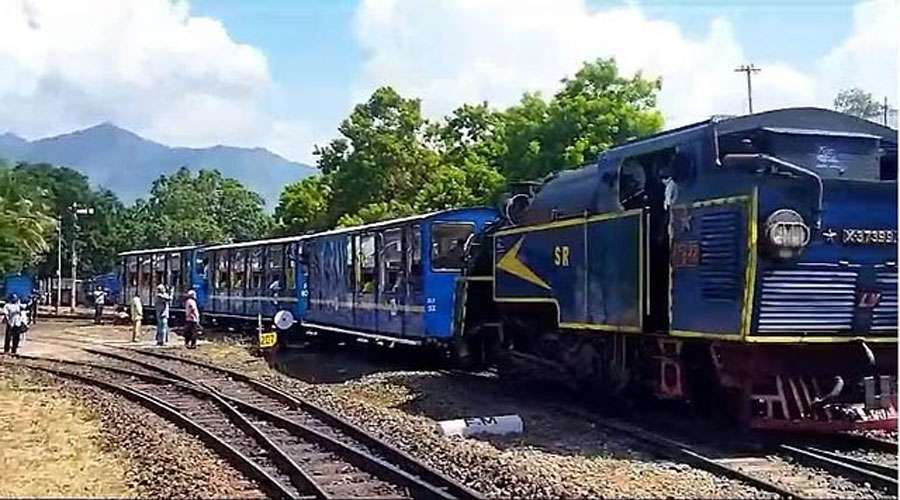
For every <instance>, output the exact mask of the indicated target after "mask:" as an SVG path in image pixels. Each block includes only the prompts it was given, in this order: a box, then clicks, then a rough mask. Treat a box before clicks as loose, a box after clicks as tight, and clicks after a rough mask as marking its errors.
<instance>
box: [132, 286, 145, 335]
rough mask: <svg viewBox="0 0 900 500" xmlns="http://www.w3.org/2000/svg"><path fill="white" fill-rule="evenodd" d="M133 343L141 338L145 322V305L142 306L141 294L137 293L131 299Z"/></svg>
mask: <svg viewBox="0 0 900 500" xmlns="http://www.w3.org/2000/svg"><path fill="white" fill-rule="evenodd" d="M130 316H131V328H132V330H131V341H132V342H137V341H138V337H140V336H141V322H142V321H144V304H141V292H140V291H139V290H138V291H135V292H134V298H132V299H131V315H130Z"/></svg>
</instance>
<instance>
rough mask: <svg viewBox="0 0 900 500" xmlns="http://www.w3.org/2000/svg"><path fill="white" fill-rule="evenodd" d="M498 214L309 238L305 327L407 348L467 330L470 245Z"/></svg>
mask: <svg viewBox="0 0 900 500" xmlns="http://www.w3.org/2000/svg"><path fill="white" fill-rule="evenodd" d="M497 217H498V214H497V212H496V211H495V210H493V209H489V208H471V209H459V210H447V211H442V212H436V213H431V214H426V215H418V216H414V217H408V218H404V219H396V220H389V221H384V222H379V223H376V224H369V225H365V226H359V227H350V228H346V229H337V230H334V231H326V232H324V233H318V234H313V235H308V236H306V237H305V238H304V245H303V259H302V260H303V263H304V266H305V267H306V268H307V270H308V273H309V283H310V287H309V309H308V310H307V311H306V314H305V315H304V318H303V327H304V328H307V329H313V330H318V331H322V332H326V333H328V332H330V333H332V334H335V333H337V334H350V335H355V336H360V337H368V338H370V339H376V340H381V341H385V342H388V343H399V344H408V345H423V344H449V343H451V341H452V340H453V339H454V338H455V337H457V336H458V335H459V334H461V333H462V332H461V331H460V328H459V321H458V320H459V314H460V313H461V310H462V309H463V308H462V307H461V306H462V304H461V303H460V302H458V301H457V300H456V290H457V281H458V279H459V278H460V277H461V276H462V275H463V270H464V268H465V266H466V262H465V259H464V257H465V254H466V251H467V250H468V248H469V245H470V243H471V241H472V240H473V239H474V237H475V236H476V235H477V234H480V233H481V232H483V231H484V230H485V229H486V227H487V226H489V225H490V224H491V223H493V222H495V221H496V219H497Z"/></svg>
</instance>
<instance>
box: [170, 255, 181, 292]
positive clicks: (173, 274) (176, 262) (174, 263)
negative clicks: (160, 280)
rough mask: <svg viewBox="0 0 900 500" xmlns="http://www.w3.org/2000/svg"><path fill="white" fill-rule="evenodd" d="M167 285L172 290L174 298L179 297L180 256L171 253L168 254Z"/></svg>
mask: <svg viewBox="0 0 900 500" xmlns="http://www.w3.org/2000/svg"><path fill="white" fill-rule="evenodd" d="M167 284H168V285H169V286H171V287H172V288H173V292H174V294H175V296H179V295H181V292H182V291H183V290H182V288H181V285H182V282H181V254H180V253H178V252H173V253H170V254H169V279H168V282H167Z"/></svg>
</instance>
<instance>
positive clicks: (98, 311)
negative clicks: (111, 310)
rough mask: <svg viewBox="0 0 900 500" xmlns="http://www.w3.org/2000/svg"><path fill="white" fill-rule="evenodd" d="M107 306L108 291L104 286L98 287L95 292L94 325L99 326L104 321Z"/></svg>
mask: <svg viewBox="0 0 900 500" xmlns="http://www.w3.org/2000/svg"><path fill="white" fill-rule="evenodd" d="M105 305H106V290H104V289H103V287H102V286H97V290H96V291H94V324H95V325H99V324H100V322H101V321H102V320H103V306H105Z"/></svg>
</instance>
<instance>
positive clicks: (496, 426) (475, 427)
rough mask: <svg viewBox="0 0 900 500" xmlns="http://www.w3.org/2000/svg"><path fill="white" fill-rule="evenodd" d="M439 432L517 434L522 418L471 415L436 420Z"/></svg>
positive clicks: (454, 433) (448, 434)
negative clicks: (471, 416)
mask: <svg viewBox="0 0 900 500" xmlns="http://www.w3.org/2000/svg"><path fill="white" fill-rule="evenodd" d="M438 428H439V429H440V431H441V434H443V435H445V436H471V435H474V434H501V435H502V434H519V433H521V432H522V428H523V425H522V418H521V417H519V416H518V415H501V416H499V417H473V418H461V419H458V420H443V421H441V422H438Z"/></svg>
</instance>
